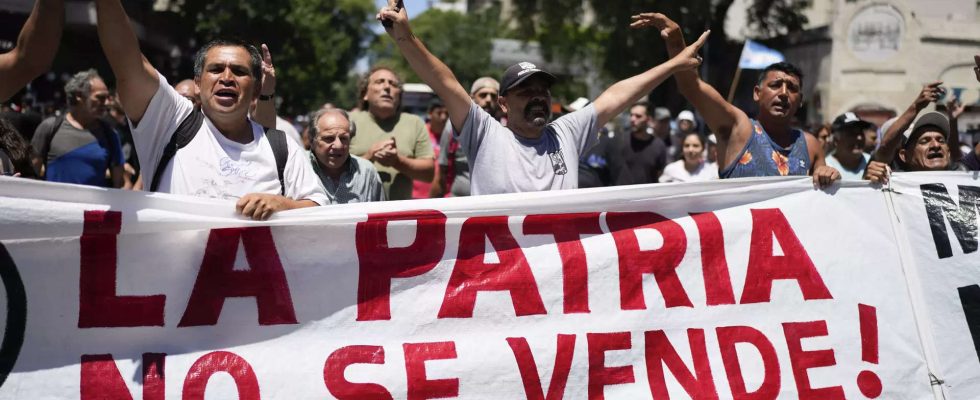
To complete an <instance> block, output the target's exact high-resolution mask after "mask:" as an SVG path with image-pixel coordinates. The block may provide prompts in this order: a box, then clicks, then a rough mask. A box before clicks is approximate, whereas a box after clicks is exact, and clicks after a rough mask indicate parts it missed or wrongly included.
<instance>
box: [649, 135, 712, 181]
mask: <svg viewBox="0 0 980 400" xmlns="http://www.w3.org/2000/svg"><path fill="white" fill-rule="evenodd" d="M681 143H682V145H683V148H682V149H681V154H682V155H683V158H681V159H680V160H677V161H674V162H672V163H670V164H667V167H665V168H664V173H663V174H662V175H660V182H703V181H709V180H713V179H718V164H714V163H711V164H708V163H705V162H704V138H702V137H701V135H699V134H698V133H696V132H692V133H689V134H687V136H684V141H683V142H681Z"/></svg>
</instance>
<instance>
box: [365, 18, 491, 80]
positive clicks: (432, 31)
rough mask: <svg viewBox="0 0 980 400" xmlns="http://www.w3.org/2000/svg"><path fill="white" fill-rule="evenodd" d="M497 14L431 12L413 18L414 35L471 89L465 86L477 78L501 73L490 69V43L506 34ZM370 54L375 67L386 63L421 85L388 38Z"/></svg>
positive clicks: (381, 39) (380, 40)
mask: <svg viewBox="0 0 980 400" xmlns="http://www.w3.org/2000/svg"><path fill="white" fill-rule="evenodd" d="M494 10H495V9H491V10H487V11H484V12H478V13H470V14H461V13H458V12H455V11H443V10H438V9H432V8H430V9H428V10H426V11H425V12H423V13H421V14H419V15H418V16H415V17H414V18H412V20H411V24H412V32H413V33H414V34H415V36H417V37H418V38H419V39H421V40H422V42H423V43H425V46H426V47H427V48H428V49H429V51H430V52H432V54H434V55H435V56H436V57H439V59H440V60H442V61H443V62H444V63H446V65H447V66H449V69H450V70H452V71H453V73H454V74H456V79H457V80H459V82H460V83H462V84H463V85H464V87H467V88H468V86H466V85H467V84H468V83H470V82H473V81H474V80H476V78H479V77H481V76H484V75H490V76H498V75H500V73H501V71H500V70H498V69H497V68H494V67H493V66H492V65H490V52H491V50H492V49H493V44H492V42H491V40H492V39H493V38H495V37H499V36H500V35H501V34H502V33H503V28H502V26H501V25H500V21H499V18H498V17H497V15H498V14H496V13H495V11H494ZM409 11H411V10H409ZM371 52H372V53H373V57H372V61H373V64H376V63H383V64H385V65H388V66H390V67H392V68H393V69H394V70H395V71H396V72H398V73H399V74H400V75H401V76H402V78H403V79H404V80H405V81H406V82H421V79H419V77H418V75H416V74H415V72H413V71H412V68H411V67H410V66H409V65H408V62H406V61H405V58H404V57H402V55H401V53H399V52H398V48H397V47H396V46H395V43H394V41H392V40H391V37H390V36H388V35H387V34H385V33H382V34H380V35H378V37H377V39H376V40H375V42H374V43H373V45H372V46H371Z"/></svg>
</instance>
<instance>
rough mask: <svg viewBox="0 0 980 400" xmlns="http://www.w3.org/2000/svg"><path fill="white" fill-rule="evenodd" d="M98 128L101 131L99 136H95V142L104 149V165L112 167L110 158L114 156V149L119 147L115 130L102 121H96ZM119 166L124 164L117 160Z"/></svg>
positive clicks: (123, 161)
mask: <svg viewBox="0 0 980 400" xmlns="http://www.w3.org/2000/svg"><path fill="white" fill-rule="evenodd" d="M97 121H98V123H99V127H100V128H101V129H102V134H101V135H95V140H97V141H98V142H99V146H101V147H102V148H103V149H105V165H107V166H108V167H110V168H111V167H112V156H113V155H114V154H115V148H116V146H117V145H119V134H118V133H116V130H115V129H113V128H112V126H111V125H109V122H107V121H106V120H104V119H101V118H100V119H98V120H97ZM119 161H120V163H119V165H123V164H125V163H126V162H125V160H119Z"/></svg>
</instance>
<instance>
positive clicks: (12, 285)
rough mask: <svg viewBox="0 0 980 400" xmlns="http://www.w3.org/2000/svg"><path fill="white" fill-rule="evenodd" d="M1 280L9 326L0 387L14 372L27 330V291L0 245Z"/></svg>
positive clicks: (1, 348)
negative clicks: (5, 294)
mask: <svg viewBox="0 0 980 400" xmlns="http://www.w3.org/2000/svg"><path fill="white" fill-rule="evenodd" d="M0 279H2V280H3V289H4V291H6V293H7V325H6V327H4V333H3V343H0V387H2V386H3V383H4V382H6V381H7V376H9V375H10V372H11V371H13V370H14V364H16V363H17V356H19V355H20V349H21V347H22V346H23V345H24V330H25V329H26V328H27V291H26V290H24V281H23V280H21V279H20V273H19V272H17V265H16V264H14V259H13V258H11V257H10V253H8V252H7V248H6V247H4V246H3V244H0Z"/></svg>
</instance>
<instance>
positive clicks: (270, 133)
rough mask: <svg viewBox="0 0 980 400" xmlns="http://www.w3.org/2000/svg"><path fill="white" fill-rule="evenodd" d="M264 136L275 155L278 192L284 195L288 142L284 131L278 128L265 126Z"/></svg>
mask: <svg viewBox="0 0 980 400" xmlns="http://www.w3.org/2000/svg"><path fill="white" fill-rule="evenodd" d="M265 137H266V138H268V139H269V145H270V146H272V155H273V156H275V157H276V172H277V173H278V174H279V187H280V191H279V193H280V194H282V195H283V196H285V195H286V181H285V180H284V179H283V175H284V174H285V173H286V160H288V159H289V144H288V143H286V133H285V132H283V131H280V130H278V129H269V128H265Z"/></svg>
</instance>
